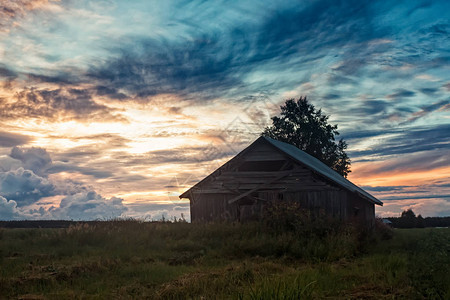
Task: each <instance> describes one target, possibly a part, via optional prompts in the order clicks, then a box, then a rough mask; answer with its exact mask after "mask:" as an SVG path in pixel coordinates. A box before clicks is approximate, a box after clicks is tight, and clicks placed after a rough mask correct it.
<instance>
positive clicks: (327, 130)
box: [262, 97, 351, 177]
mask: <svg viewBox="0 0 450 300" xmlns="http://www.w3.org/2000/svg"><path fill="white" fill-rule="evenodd" d="M328 118H329V116H327V115H325V114H323V113H322V110H321V109H319V110H316V109H315V107H314V105H312V104H310V103H309V102H308V100H307V99H306V97H300V98H299V99H298V100H297V101H296V100H295V99H289V100H286V102H285V103H284V105H283V106H281V115H280V116H275V117H273V118H272V125H271V126H269V127H266V128H265V129H264V131H263V132H262V135H263V136H267V137H270V138H273V139H276V140H279V141H281V142H285V143H289V144H292V145H294V146H296V147H298V148H300V149H301V150H303V151H305V152H306V153H308V154H310V155H312V156H314V157H315V158H317V159H319V160H320V161H322V162H323V163H324V164H326V165H327V166H329V167H330V168H332V169H333V170H335V171H336V172H337V173H339V174H341V175H342V176H344V177H347V175H348V173H350V172H351V171H350V158H349V157H348V155H347V153H346V152H345V149H346V148H347V143H346V142H345V141H344V140H342V139H341V140H339V141H338V142H336V140H335V136H337V135H339V132H338V131H337V125H330V124H328Z"/></svg>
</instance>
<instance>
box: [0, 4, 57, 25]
mask: <svg viewBox="0 0 450 300" xmlns="http://www.w3.org/2000/svg"><path fill="white" fill-rule="evenodd" d="M46 4H48V0H1V1H0V31H7V30H8V29H9V28H10V26H12V25H13V23H14V20H16V19H18V18H20V17H23V16H25V15H26V14H27V13H28V12H29V11H32V10H35V9H39V8H41V7H43V6H45V5H46Z"/></svg>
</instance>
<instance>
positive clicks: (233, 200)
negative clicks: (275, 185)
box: [228, 171, 291, 204]
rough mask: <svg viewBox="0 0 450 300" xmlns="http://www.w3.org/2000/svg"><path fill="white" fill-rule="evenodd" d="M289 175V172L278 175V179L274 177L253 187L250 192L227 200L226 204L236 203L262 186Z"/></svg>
mask: <svg viewBox="0 0 450 300" xmlns="http://www.w3.org/2000/svg"><path fill="white" fill-rule="evenodd" d="M289 174H291V172H290V171H288V172H286V173H285V174H283V175H280V176H278V177H276V178H272V179H270V180H269V181H267V182H266V183H264V184H261V185H259V186H258V187H255V188H253V189H251V190H249V191H247V192H245V193H243V194H241V195H239V196H237V197H234V198H233V199H231V200H228V203H229V204H231V203H234V202H236V201H238V200H239V199H242V198H244V197H246V196H248V195H250V194H251V193H253V192H256V191H257V190H259V189H261V188H263V187H264V186H266V185H268V184H271V183H272V182H274V181H277V180H279V179H281V178H283V177H285V176H288V175H289Z"/></svg>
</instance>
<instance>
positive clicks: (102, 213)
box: [48, 191, 127, 220]
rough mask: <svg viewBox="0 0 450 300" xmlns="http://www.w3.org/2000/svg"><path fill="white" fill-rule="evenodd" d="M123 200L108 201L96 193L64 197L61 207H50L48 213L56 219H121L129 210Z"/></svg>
mask: <svg viewBox="0 0 450 300" xmlns="http://www.w3.org/2000/svg"><path fill="white" fill-rule="evenodd" d="M122 201H123V199H121V198H116V197H112V198H111V199H106V198H104V197H102V196H101V195H99V194H97V193H96V192H94V191H89V192H84V193H77V194H74V195H69V196H67V197H64V198H63V199H62V200H61V202H60V204H59V207H50V208H49V209H48V212H49V213H50V214H51V215H52V217H53V218H55V219H72V220H95V219H102V220H105V219H113V218H117V217H120V216H121V215H122V214H123V213H124V212H126V211H127V208H126V207H125V206H124V205H123V203H122Z"/></svg>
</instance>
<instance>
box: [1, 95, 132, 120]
mask: <svg viewBox="0 0 450 300" xmlns="http://www.w3.org/2000/svg"><path fill="white" fill-rule="evenodd" d="M114 113H115V110H114V109H110V108H108V107H107V106H105V105H102V104H98V103H96V102H95V101H94V100H93V99H92V95H91V93H90V91H88V90H85V89H78V88H58V89H54V90H50V89H27V90H23V91H21V92H18V93H17V95H16V97H15V99H14V102H12V103H11V102H8V103H3V104H2V105H1V107H0V117H2V118H6V119H16V118H23V117H30V118H46V119H50V120H67V119H78V120H87V119H88V120H91V121H94V120H95V121H112V120H114V121H124V119H123V118H122V117H120V116H117V115H116V114H114Z"/></svg>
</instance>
